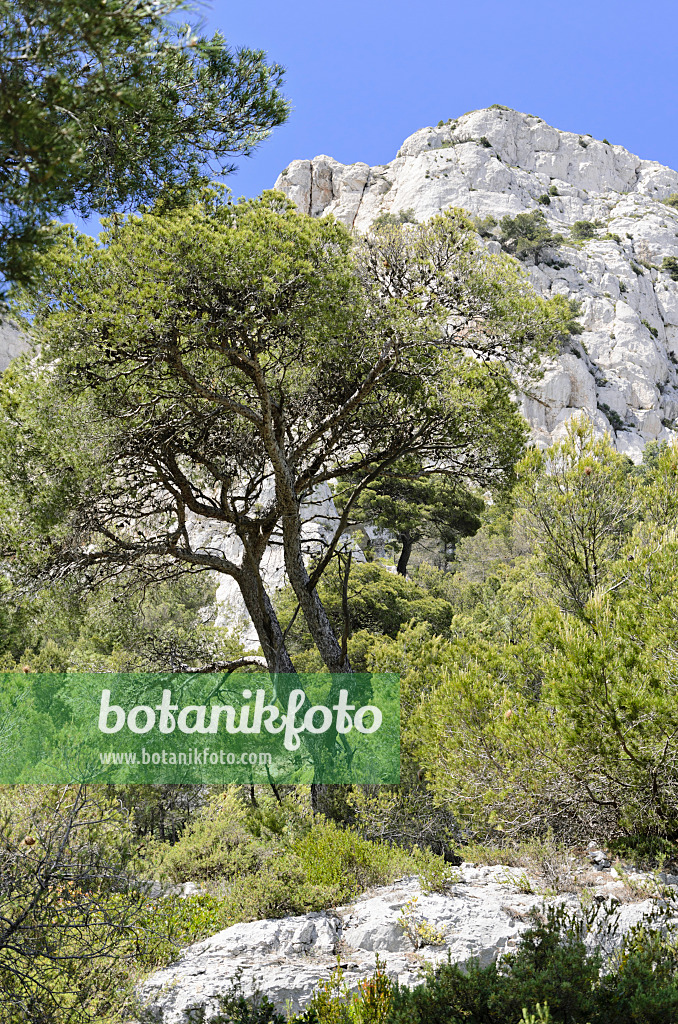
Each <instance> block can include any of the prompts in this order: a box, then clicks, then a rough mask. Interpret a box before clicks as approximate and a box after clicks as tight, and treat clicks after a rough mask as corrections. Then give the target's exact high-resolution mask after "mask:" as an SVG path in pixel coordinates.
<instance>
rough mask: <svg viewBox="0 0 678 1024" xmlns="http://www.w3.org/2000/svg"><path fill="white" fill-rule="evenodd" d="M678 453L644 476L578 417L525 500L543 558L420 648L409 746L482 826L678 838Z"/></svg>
mask: <svg viewBox="0 0 678 1024" xmlns="http://www.w3.org/2000/svg"><path fill="white" fill-rule="evenodd" d="M677 460H678V456H677V455H676V451H675V449H674V448H671V447H663V448H657V451H656V452H654V453H652V452H651V453H649V455H648V460H647V462H646V464H644V465H643V467H641V468H640V470H632V468H631V467H630V464H629V463H628V462H627V461H626V460H625V459H624V458H623V457H622V456H619V455H618V454H617V453H616V452H614V450H613V449H612V448H611V446H610V445H609V443H608V442H606V441H604V440H603V441H596V440H595V439H594V438H593V437H592V435H591V433H590V431H588V430H586V429H584V428H583V427H582V426H581V425H579V426H578V425H574V426H573V427H571V429H570V437H569V439H568V440H567V441H566V442H564V443H563V444H561V445H556V446H554V447H553V448H552V449H550V450H549V451H548V452H547V453H545V454H542V453H539V452H533V453H531V454H530V456H528V458H527V459H526V460H525V461H524V463H523V465H522V467H521V486H520V489H519V492H518V497H517V505H518V509H519V523H520V526H521V529H524V530H525V535H526V539H527V540H528V542H529V543H530V545H532V546H533V550H534V554H530V555H523V556H521V557H519V558H518V559H517V560H516V561H515V562H514V564H513V565H512V566H510V565H506V564H505V565H504V566H503V568H502V566H501V563H500V564H499V572H497V570H496V569H495V572H497V576H496V583H495V584H494V588H490V589H489V591H488V598H486V599H485V600H488V605H489V606H488V610H487V613H486V616H485V617H483V616H482V615H481V613H480V612H481V607H482V605H481V601H479V600H478V597H479V596H480V595H482V594H483V589H482V587H481V588H480V590H478V589H476V595H475V599H474V600H472V602H471V614H469V612H465V613H464V614H461V615H458V616H456V617H455V618H454V619H453V622H452V629H453V631H454V632H456V635H457V637H458V640H457V641H456V643H453V644H449V645H443V646H439V647H437V648H432V647H429V649H428V650H426V649H422V650H421V651H414V652H413V653H412V654H411V656H410V664H409V666H408V668H407V671H406V673H405V674H404V676H403V694H404V700H405V702H406V704H405V724H404V740H405V745H406V747H408V746H409V747H410V748H411V749H412V750H413V756H414V757H415V760H417V761H418V763H419V764H421V765H423V766H424V767H425V770H426V775H427V779H428V782H429V784H430V785H431V787H432V789H433V791H434V793H435V794H436V797H437V799H438V800H439V801H440V803H441V804H442V805H444V806H446V807H448V808H449V809H450V810H451V811H452V812H453V813H454V814H455V815H456V816H457V818H458V820H459V821H461V822H464V823H465V824H466V827H467V828H468V830H469V831H470V832H471V833H473V832H474V831H477V832H478V834H480V835H484V836H488V835H490V834H491V833H492V829H493V828H494V829H499V830H500V831H501V830H508V829H509V828H510V830H511V832H512V833H513V834H516V833H520V831H521V830H527V831H530V830H533V829H535V828H536V829H538V830H542V831H543V830H544V829H545V828H546V827H547V826H548V825H552V826H553V828H554V829H555V830H557V831H559V832H560V834H561V835H565V836H569V837H570V838H574V837H577V836H583V835H586V834H587V833H591V832H595V833H598V834H601V833H602V834H607V835H609V836H620V835H624V834H625V835H627V836H635V837H637V838H639V837H641V836H646V837H652V836H657V837H666V838H670V837H675V835H676V834H678V788H677V786H678V772H677V771H676V768H677V766H678V749H677V748H676V744H675V741H674V739H673V737H674V735H675V733H674V730H675V729H676V728H677V727H678V720H676V715H675V707H676V694H675V686H676V682H675V673H674V671H673V668H672V654H671V651H672V642H671V639H670V636H671V629H672V628H673V627H672V625H671V624H672V623H674V622H675V621H676V614H677V613H676V610H675V608H674V598H673V587H674V585H675V580H676V578H677V576H676V573H677V571H678V570H677V569H676V558H677V557H678V556H677V554H676V542H675V537H674V535H673V533H672V526H673V524H674V523H675V517H676V514H677V506H676V502H677V501H678V485H677V484H676V464H677ZM483 539H484V538H483ZM467 543H469V544H472V543H473V542H467ZM528 550H529V549H528ZM490 579H491V577H490ZM507 604H508V607H509V609H510V616H511V617H510V618H509V617H507V628H506V630H505V631H504V635H503V640H500V637H502V632H501V631H500V629H499V628H498V625H499V624H500V623H501V624H502V625H503V622H502V615H503V614H504V608H505V607H506V605H507ZM507 641H508V642H507ZM417 692H418V693H419V694H421V696H420V703H419V706H417V705H416V704H415V703H414V702H412V704H411V705H410V704H409V701H410V700H411V698H410V697H409V695H410V694H415V693H417ZM410 706H411V707H412V712H411V713H410V712H409V711H408V707H410ZM450 709H454V711H453V712H452V711H451V710H450Z"/></svg>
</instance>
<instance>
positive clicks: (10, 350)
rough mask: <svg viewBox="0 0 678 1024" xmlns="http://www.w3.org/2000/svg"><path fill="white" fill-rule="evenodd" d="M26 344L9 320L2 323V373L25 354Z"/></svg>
mask: <svg viewBox="0 0 678 1024" xmlns="http://www.w3.org/2000/svg"><path fill="white" fill-rule="evenodd" d="M27 347H28V346H27V345H26V342H25V341H24V339H23V338H22V336H21V334H20V333H19V331H18V330H17V328H16V327H15V326H14V324H12V323H10V322H9V321H8V320H4V321H0V373H2V372H3V370H6V369H7V367H8V366H9V364H10V363H11V362H12V360H13V359H16V357H17V356H18V355H20V354H21V353H22V352H25V351H26V349H27Z"/></svg>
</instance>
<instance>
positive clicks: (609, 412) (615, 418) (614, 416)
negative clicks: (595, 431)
mask: <svg viewBox="0 0 678 1024" xmlns="http://www.w3.org/2000/svg"><path fill="white" fill-rule="evenodd" d="M599 408H600V409H602V411H603V412H604V413H605V415H606V416H607V418H608V420H609V421H610V426H611V427H612V429H613V430H624V429H625V425H624V421H623V419H622V418H621V416H620V415H619V413H618V412H615V410H614V409H611V408H610V406H609V405H606V403H605V402H601V403H600V405H599Z"/></svg>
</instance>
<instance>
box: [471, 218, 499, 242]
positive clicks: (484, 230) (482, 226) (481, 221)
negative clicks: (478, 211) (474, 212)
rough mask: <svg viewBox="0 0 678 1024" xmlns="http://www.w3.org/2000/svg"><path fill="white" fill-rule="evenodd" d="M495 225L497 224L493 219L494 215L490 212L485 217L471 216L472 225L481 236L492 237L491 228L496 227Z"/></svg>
mask: <svg viewBox="0 0 678 1024" xmlns="http://www.w3.org/2000/svg"><path fill="white" fill-rule="evenodd" d="M496 226H497V222H496V220H495V219H494V217H493V216H492V214H489V216H487V217H482V218H481V217H474V218H473V227H474V228H475V229H476V231H477V232H478V234H479V235H480V237H481V238H492V237H494V236H493V230H492V229H493V228H496Z"/></svg>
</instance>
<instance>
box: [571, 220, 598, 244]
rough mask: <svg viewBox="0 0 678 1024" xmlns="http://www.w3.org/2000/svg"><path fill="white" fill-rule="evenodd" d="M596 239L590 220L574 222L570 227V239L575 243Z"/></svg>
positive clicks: (594, 229) (594, 228)
mask: <svg viewBox="0 0 678 1024" xmlns="http://www.w3.org/2000/svg"><path fill="white" fill-rule="evenodd" d="M595 237H596V226H595V224H594V223H593V222H592V221H590V220H576V221H575V222H574V224H573V225H572V238H573V239H574V240H575V241H577V242H583V241H585V240H586V239H588V238H595Z"/></svg>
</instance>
